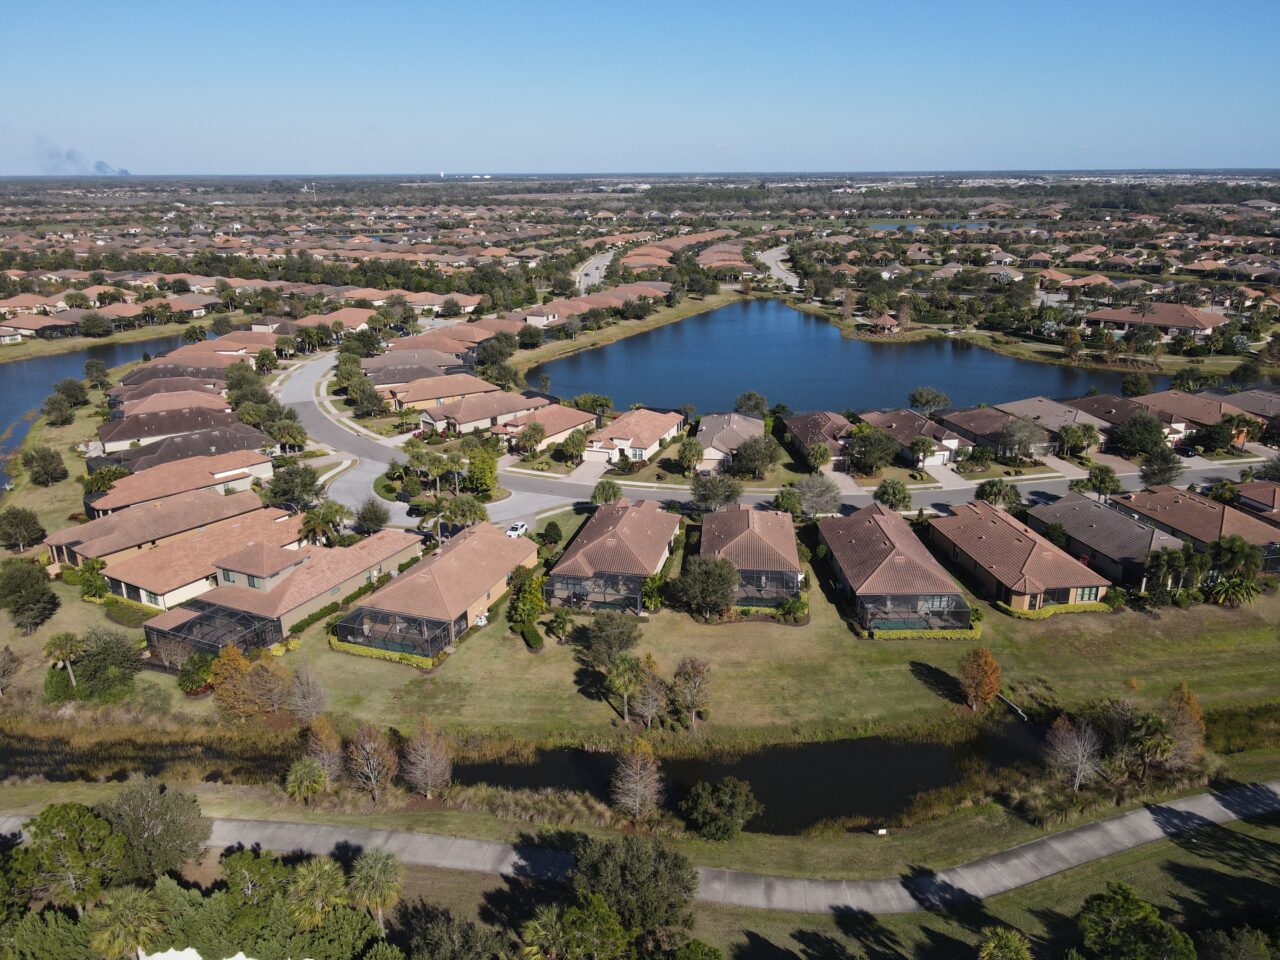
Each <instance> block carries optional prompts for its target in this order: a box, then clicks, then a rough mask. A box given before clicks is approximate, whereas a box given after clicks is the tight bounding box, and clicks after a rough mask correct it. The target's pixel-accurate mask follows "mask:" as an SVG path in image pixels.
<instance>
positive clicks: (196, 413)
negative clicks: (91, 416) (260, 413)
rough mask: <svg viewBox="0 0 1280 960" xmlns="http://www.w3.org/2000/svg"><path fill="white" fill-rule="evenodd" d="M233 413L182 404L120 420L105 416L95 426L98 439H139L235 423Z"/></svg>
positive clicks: (112, 440) (121, 440)
mask: <svg viewBox="0 0 1280 960" xmlns="http://www.w3.org/2000/svg"><path fill="white" fill-rule="evenodd" d="M239 422H240V421H239V420H237V419H236V415H235V414H234V413H231V412H230V411H227V410H207V409H203V408H200V407H184V408H182V409H180V410H160V411H157V412H156V413H139V414H136V415H134V416H131V417H125V418H124V419H123V420H108V421H107V422H106V423H104V424H102V425H101V426H99V427H98V439H99V440H101V441H102V442H103V443H120V442H123V441H131V440H143V439H146V438H147V437H163V436H173V435H174V434H178V433H192V432H194V431H196V430H209V429H211V428H213V427H227V426H230V425H231V424H233V423H239Z"/></svg>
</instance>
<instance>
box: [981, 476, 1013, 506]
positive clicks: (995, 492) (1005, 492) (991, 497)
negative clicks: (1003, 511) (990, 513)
mask: <svg viewBox="0 0 1280 960" xmlns="http://www.w3.org/2000/svg"><path fill="white" fill-rule="evenodd" d="M974 496H975V497H976V498H977V499H979V500H985V501H986V502H987V503H990V504H993V505H995V506H997V507H1006V508H1007V507H1016V506H1017V505H1018V504H1020V503H1022V494H1021V493H1019V492H1018V488H1017V486H1016V485H1015V484H1012V483H1010V482H1009V481H1008V480H1005V479H1004V478H1003V477H993V478H991V479H990V480H983V481H982V482H981V483H980V484H978V489H977V490H976V491H975V492H974Z"/></svg>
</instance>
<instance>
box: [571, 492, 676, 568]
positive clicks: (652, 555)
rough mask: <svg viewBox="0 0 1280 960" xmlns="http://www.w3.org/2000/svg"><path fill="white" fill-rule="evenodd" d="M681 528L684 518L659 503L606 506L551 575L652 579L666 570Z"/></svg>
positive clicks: (592, 519)
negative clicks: (667, 556) (665, 557)
mask: <svg viewBox="0 0 1280 960" xmlns="http://www.w3.org/2000/svg"><path fill="white" fill-rule="evenodd" d="M679 528H680V518H679V517H678V516H676V515H675V514H673V513H666V512H664V511H663V510H661V509H660V508H659V505H658V501H656V500H641V501H639V502H638V503H628V502H626V501H625V500H620V501H618V502H617V503H606V504H602V505H601V506H599V507H597V508H596V512H595V513H593V514H592V515H591V519H589V520H588V521H587V522H586V523H585V524H584V525H583V527H582V529H581V530H580V531H579V532H578V535H577V536H576V537H574V538H573V542H572V543H570V544H569V548H568V549H567V550H565V552H564V556H563V557H561V558H560V561H559V562H558V563H557V564H556V565H555V567H554V568H553V569H552V571H551V572H552V573H554V574H563V575H565V576H570V577H591V576H594V575H595V574H597V573H615V574H630V575H634V576H642V577H648V576H652V575H653V574H655V573H657V572H658V570H659V569H660V567H661V566H662V559H663V555H664V554H665V553H666V551H667V547H668V545H669V544H670V543H671V540H672V538H673V537H675V535H676V531H677V530H678V529H679Z"/></svg>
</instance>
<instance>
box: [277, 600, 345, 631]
mask: <svg viewBox="0 0 1280 960" xmlns="http://www.w3.org/2000/svg"><path fill="white" fill-rule="evenodd" d="M341 609H342V605H341V604H337V603H330V604H328V605H327V606H323V607H321V608H320V609H319V610H317V611H316V612H315V613H313V614H311V615H310V616H306V617H303V618H302V619H301V620H299V621H298V622H297V623H295V624H294V625H293V626H292V627H290V628H289V632H290V633H292V634H298V633H301V632H302V631H303V630H305V629H307V627H309V626H311V625H312V624H313V623H319V622H320V621H321V620H323V619H324V618H325V617H328V616H331V615H332V614H335V613H337V612H338V611H339V610H341Z"/></svg>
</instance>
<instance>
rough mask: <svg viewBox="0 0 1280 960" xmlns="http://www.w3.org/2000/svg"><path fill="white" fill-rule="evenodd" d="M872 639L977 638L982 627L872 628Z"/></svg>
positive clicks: (979, 636) (980, 634)
mask: <svg viewBox="0 0 1280 960" xmlns="http://www.w3.org/2000/svg"><path fill="white" fill-rule="evenodd" d="M871 637H872V639H873V640H978V639H980V638H981V637H982V627H980V626H976V625H975V626H972V627H969V629H967V630H873V631H872V632H871Z"/></svg>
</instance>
